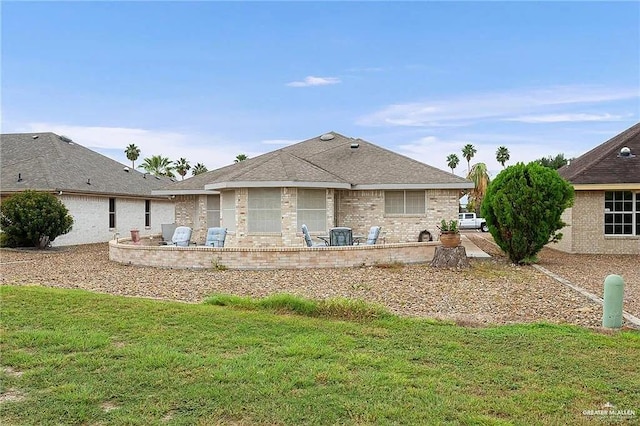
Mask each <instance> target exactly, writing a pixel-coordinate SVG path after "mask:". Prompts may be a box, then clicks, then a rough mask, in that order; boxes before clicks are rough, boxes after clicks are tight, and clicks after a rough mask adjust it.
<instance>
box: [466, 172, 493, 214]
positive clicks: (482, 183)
mask: <svg viewBox="0 0 640 426" xmlns="http://www.w3.org/2000/svg"><path fill="white" fill-rule="evenodd" d="M467 179H469V180H470V181H472V182H473V184H474V188H473V189H472V190H471V192H470V193H469V204H471V205H472V206H473V210H475V212H476V213H479V210H480V205H481V204H482V200H483V199H484V195H485V194H486V193H487V188H488V187H489V182H490V179H489V172H488V170H487V165H486V164H484V163H476V164H474V165H473V167H471V171H470V172H469V174H468V175H467Z"/></svg>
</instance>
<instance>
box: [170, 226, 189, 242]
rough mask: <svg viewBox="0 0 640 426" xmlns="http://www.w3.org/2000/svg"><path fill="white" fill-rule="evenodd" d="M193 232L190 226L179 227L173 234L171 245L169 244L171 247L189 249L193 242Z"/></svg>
mask: <svg viewBox="0 0 640 426" xmlns="http://www.w3.org/2000/svg"><path fill="white" fill-rule="evenodd" d="M191 232H192V230H191V228H189V227H188V226H178V227H177V228H176V230H175V231H174V232H173V237H171V243H169V245H172V246H178V247H189V243H190V242H191Z"/></svg>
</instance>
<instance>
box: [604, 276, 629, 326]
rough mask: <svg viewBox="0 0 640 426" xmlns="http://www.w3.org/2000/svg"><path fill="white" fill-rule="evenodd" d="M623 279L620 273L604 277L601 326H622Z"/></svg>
mask: <svg viewBox="0 0 640 426" xmlns="http://www.w3.org/2000/svg"><path fill="white" fill-rule="evenodd" d="M623 295H624V281H623V280H622V277H621V276H620V275H609V276H607V278H605V279H604V312H603V315H602V326H603V327H607V328H620V327H622V297H623Z"/></svg>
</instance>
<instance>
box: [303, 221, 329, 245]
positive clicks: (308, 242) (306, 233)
mask: <svg viewBox="0 0 640 426" xmlns="http://www.w3.org/2000/svg"><path fill="white" fill-rule="evenodd" d="M302 236H303V237H304V242H305V244H306V245H307V247H326V246H327V243H325V242H322V243H314V242H313V240H312V239H311V234H309V228H307V225H302Z"/></svg>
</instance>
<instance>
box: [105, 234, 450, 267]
mask: <svg viewBox="0 0 640 426" xmlns="http://www.w3.org/2000/svg"><path fill="white" fill-rule="evenodd" d="M158 241H159V238H155V239H151V240H149V239H143V240H141V241H140V244H133V243H132V242H131V240H130V239H120V240H113V241H110V242H109V259H110V260H112V261H114V262H118V263H122V264H126V265H136V266H153V267H169V268H176V269H207V268H219V269H244V270H263V269H304V268H349V267H361V266H372V265H380V264H393V263H402V264H418V263H427V262H430V261H431V259H432V258H433V254H434V252H435V248H436V247H437V246H439V245H440V243H439V242H435V241H434V242H413V243H393V244H376V245H353V246H326V247H303V246H298V247H263V248H253V247H224V248H213V247H205V246H200V245H190V246H189V247H175V246H166V245H158Z"/></svg>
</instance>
